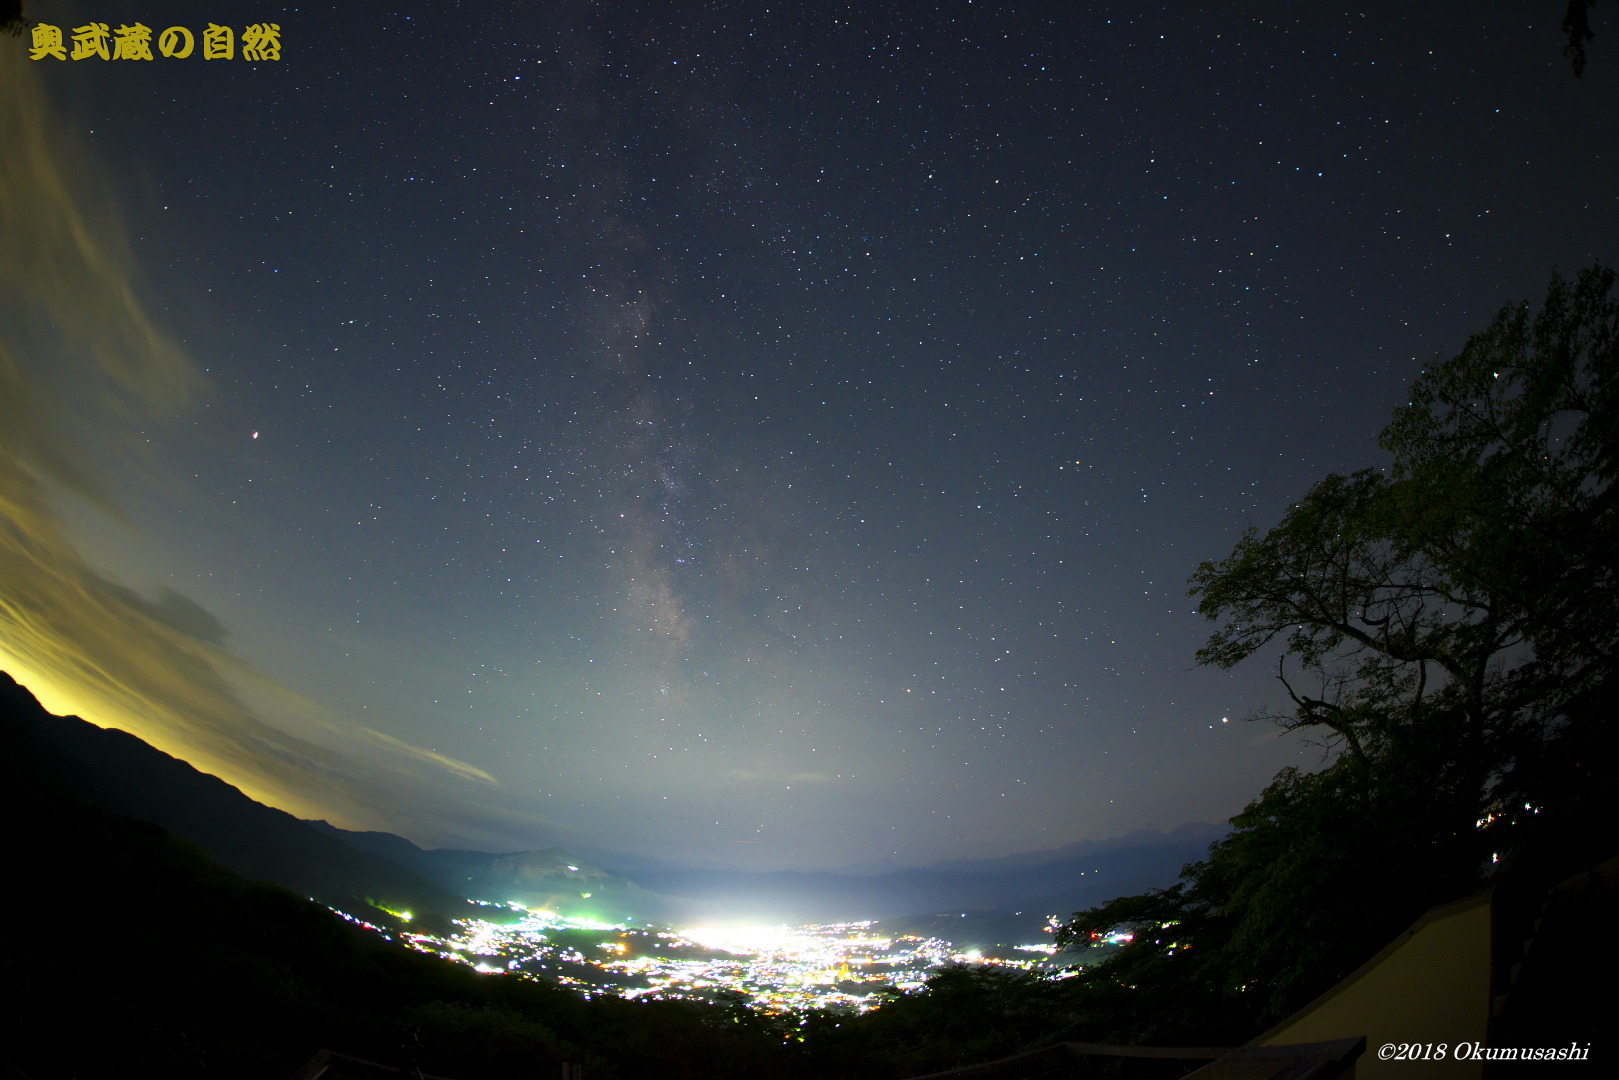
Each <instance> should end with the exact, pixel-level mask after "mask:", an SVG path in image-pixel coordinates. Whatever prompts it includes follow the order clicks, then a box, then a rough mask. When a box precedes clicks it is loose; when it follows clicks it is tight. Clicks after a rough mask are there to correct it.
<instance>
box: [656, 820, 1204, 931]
mask: <svg viewBox="0 0 1619 1080" xmlns="http://www.w3.org/2000/svg"><path fill="white" fill-rule="evenodd" d="M1220 834H1221V831H1220V830H1216V829H1215V828H1214V827H1213V826H1206V825H1200V824H1197V825H1191V826H1183V827H1182V828H1181V829H1177V830H1175V831H1173V832H1170V833H1162V832H1156V831H1150V832H1143V833H1135V834H1132V835H1130V836H1127V837H1122V838H1119V839H1117V840H1112V841H1102V842H1086V843H1084V844H1078V845H1072V846H1070V847H1068V848H1059V849H1057V850H1055V851H1051V852H1032V853H1028V854H1023V855H1013V856H1007V857H1005V858H1001V859H982V860H972V861H962V862H957V863H951V864H946V865H944V866H940V867H932V868H923V869H913V870H896V871H889V872H887V873H879V874H855V873H831V872H812V871H795V870H783V871H777V872H772V873H751V872H746V871H711V870H691V869H686V868H683V867H679V866H675V865H671V864H668V863H653V862H651V861H650V860H647V861H643V863H642V865H640V866H639V867H637V868H636V869H635V870H633V871H631V873H632V874H633V876H634V878H635V880H636V881H638V882H640V883H641V884H642V885H643V886H645V887H646V888H648V889H650V890H652V891H654V892H656V893H660V894H663V895H668V896H681V897H685V898H687V900H688V901H689V902H690V903H692V904H695V905H698V906H699V907H700V908H701V909H703V910H706V911H708V912H709V913H711V914H713V915H715V916H723V917H730V918H749V919H758V920H761V921H765V922H780V921H786V922H834V921H844V920H853V919H889V918H898V917H902V916H910V915H916V914H918V913H922V914H931V913H938V912H948V911H954V912H955V913H956V914H957V915H960V914H961V913H963V912H970V911H979V912H987V911H1000V912H1003V913H1006V914H1010V913H1012V912H1017V911H1024V912H1030V913H1032V916H1036V917H1043V916H1045V915H1063V916H1067V915H1069V914H1071V913H1072V912H1074V911H1077V910H1079V909H1081V908H1084V907H1088V906H1091V905H1093V904H1097V903H1101V902H1102V901H1104V900H1109V899H1112V898H1113V897H1115V896H1119V895H1123V894H1125V893H1132V892H1139V891H1141V890H1143V889H1148V888H1155V887H1162V886H1166V885H1169V884H1171V883H1172V882H1173V881H1174V880H1175V878H1176V876H1177V875H1178V874H1179V873H1180V869H1181V867H1182V866H1183V865H1185V864H1186V863H1189V862H1195V861H1197V860H1199V859H1201V858H1203V857H1204V856H1205V855H1207V854H1208V846H1209V842H1210V840H1211V839H1213V838H1214V837H1215V836H1218V835H1220ZM1076 852H1078V853H1076ZM1035 928H1036V929H1038V923H1037V924H1035Z"/></svg>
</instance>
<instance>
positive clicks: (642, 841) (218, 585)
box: [0, 0, 1619, 869]
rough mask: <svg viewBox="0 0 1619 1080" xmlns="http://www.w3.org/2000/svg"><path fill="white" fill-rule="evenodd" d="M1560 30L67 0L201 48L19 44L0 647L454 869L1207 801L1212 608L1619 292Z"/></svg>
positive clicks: (929, 830)
mask: <svg viewBox="0 0 1619 1080" xmlns="http://www.w3.org/2000/svg"><path fill="white" fill-rule="evenodd" d="M1563 6H1564V5H1563V4H1562V3H1561V0H1555V2H1554V0H1541V2H1537V3H1528V4H1525V3H1517V2H1500V3H1478V4H1466V5H1462V4H1455V5H1446V4H1439V5H1410V4H1405V3H1392V2H1390V3H1370V4H1366V5H1361V6H1359V7H1356V8H1353V9H1347V10H1345V9H1339V8H1329V7H1325V6H1319V5H1298V4H1283V3H1231V4H1219V5H1204V6H1202V7H1201V8H1199V7H1194V6H1192V5H1186V4H1179V3H1176V4H1086V3H1051V4H1019V3H988V2H982V0H975V2H965V0H959V2H946V3H938V4H917V3H910V2H895V3H858V4H837V3H824V2H821V3H778V2H770V3H742V2H735V3H700V4H699V3H691V4H687V3H680V4H665V3H652V4H644V3H580V2H576V0H561V2H556V3H545V4H495V3H491V4H477V5H421V6H416V7H414V8H403V9H402V8H395V7H390V6H387V5H379V4H375V3H369V2H354V3H345V4H340V5H324V6H319V7H310V8H305V7H292V6H282V5H275V4H253V5H245V6H244V5H241V4H228V5H221V4H218V3H204V2H198V3H168V2H164V0H153V2H151V3H145V4H128V3H123V2H121V0H120V2H114V0H108V2H105V3H102V2H99V0H98V2H74V3H65V2H63V3H53V2H51V0H38V2H36V3H33V4H30V6H29V15H30V16H31V17H32V18H34V19H36V20H38V21H41V22H46V23H52V24H57V25H61V26H62V27H63V29H64V33H65V35H66V36H67V37H68V39H69V42H70V44H71V30H72V28H74V27H76V26H79V25H82V24H84V23H87V22H91V21H105V22H107V23H109V24H110V25H111V26H113V27H116V26H118V25H120V24H131V23H135V22H140V23H143V24H146V25H149V26H150V27H152V29H153V31H154V39H155V36H156V33H157V31H159V30H160V29H161V28H163V27H166V26H169V25H183V26H187V27H189V28H191V29H193V30H194V32H195V33H196V34H197V36H198V39H199V44H198V50H199V51H198V53H197V54H194V55H193V56H191V57H189V58H185V59H179V58H164V57H162V56H158V57H157V58H156V59H155V60H153V61H150V62H143V61H130V60H111V61H103V60H100V59H99V58H94V59H85V60H80V61H74V60H71V59H70V60H66V61H56V60H54V59H48V58H47V59H44V60H39V61H32V60H29V59H28V55H29V39H28V38H26V37H25V38H23V39H0V82H3V84H4V86H3V90H4V93H3V94H0V99H3V104H0V110H3V118H0V138H3V141H0V145H3V146H4V147H5V153H4V154H3V155H0V157H3V158H4V161H3V163H0V206H3V208H0V230H3V232H0V239H3V244H0V246H3V247H5V248H8V249H9V252H8V254H7V256H6V258H5V260H4V263H3V264H0V335H3V336H0V349H3V350H4V351H3V353H0V381H3V382H4V384H5V385H4V386H3V387H0V390H4V393H3V394H0V451H3V458H4V460H3V462H0V517H3V518H4V523H5V525H6V528H5V530H4V535H3V537H0V666H4V667H5V668H6V669H7V670H10V671H12V672H13V673H14V674H16V675H17V676H18V677H19V679H21V680H22V681H24V682H25V683H26V684H28V685H30V686H31V687H32V688H33V689H35V690H36V692H38V693H40V695H41V697H42V699H43V700H44V701H45V703H46V704H47V705H48V706H51V707H53V708H56V709H58V710H59V711H74V712H78V713H80V714H82V715H84V716H86V717H87V718H90V719H93V720H95V721H96V722H98V723H102V724H109V725H114V726H119V727H125V728H128V729H129V730H132V731H135V732H136V733H137V734H140V735H141V736H142V737H144V738H147V739H148V741H151V742H153V743H154V744H156V745H158V746H160V747H162V748H164V749H166V750H169V751H170V752H173V753H176V754H178V755H180V756H183V757H185V758H187V759H188V760H191V761H193V762H194V763H196V764H198V766H199V767H202V768H204V769H206V770H207V771H210V772H216V773H218V774H219V775H221V776H224V777H225V778H227V779H229V780H231V781H232V782H233V783H236V784H238V785H239V786H241V787H242V788H243V789H244V790H245V791H247V792H249V793H250V794H253V795H255V797H259V798H262V799H265V800H266V801H269V802H272V803H273V804H275V805H278V806H282V807H284V808H286V809H289V810H291V811H293V812H295V813H299V814H301V815H303V816H308V817H324V818H328V819H330V820H332V821H334V822H335V823H338V824H342V825H346V826H349V827H356V828H381V829H388V830H391V831H395V832H399V833H401V834H403V835H406V836H409V837H410V838H412V839H413V840H416V841H418V842H419V843H422V844H424V845H441V844H456V845H472V846H481V847H485V848H492V849H493V848H499V849H505V850H510V849H515V848H526V847H539V846H548V845H552V844H560V845H562V846H564V847H568V848H570V850H577V851H581V852H585V853H593V854H595V855H597V856H598V857H600V858H602V859H604V860H607V861H609V862H610V861H611V858H612V857H613V855H614V854H615V853H617V854H620V855H623V856H626V857H629V856H635V857H657V858H662V859H667V860H670V861H675V862H679V863H682V864H685V865H691V866H713V867H736V868H754V869H776V868H785V867H795V868H801V869H808V868H826V869H874V868H880V867H907V866H919V865H928V864H933V863H937V862H939V861H941V860H949V859H962V858H976V857H987V856H996V855H1004V854H1008V853H1013V852H1026V851H1037V850H1043V849H1050V848H1055V847H1058V846H1060V845H1064V844H1069V843H1073V842H1077V841H1084V840H1101V839H1105V838H1108V837H1115V836H1120V835H1123V834H1127V833H1130V832H1132V831H1135V830H1139V829H1147V828H1161V829H1169V828H1173V827H1175V826H1177V825H1180V824H1183V823H1186V822H1194V821H1223V820H1224V819H1225V818H1227V817H1229V816H1230V815H1231V814H1233V813H1235V812H1236V811H1237V810H1239V809H1240V808H1241V807H1242V805H1243V804H1244V803H1245V802H1246V801H1248V800H1249V799H1251V798H1252V797H1254V796H1255V795H1256V794H1257V793H1258V791H1259V790H1260V789H1261V788H1262V787H1263V785H1264V784H1265V782H1266V781H1267V780H1268V779H1269V777H1270V776H1271V774H1272V773H1273V772H1274V771H1275V770H1276V769H1277V768H1279V767H1281V766H1283V765H1288V764H1293V765H1300V766H1305V767H1311V766H1314V765H1316V764H1319V763H1320V762H1321V761H1322V750H1321V749H1320V748H1319V747H1317V746H1313V745H1310V744H1308V743H1306V742H1304V741H1303V740H1302V739H1300V738H1298V737H1293V736H1290V737H1287V738H1280V737H1278V736H1277V735H1276V733H1275V732H1274V731H1272V730H1270V729H1268V728H1266V727H1264V726H1261V725H1254V724H1245V723H1243V718H1244V717H1245V716H1246V715H1247V714H1249V713H1250V712H1253V711H1255V710H1257V709H1259V708H1260V707H1262V706H1264V705H1266V704H1267V703H1270V704H1274V703H1275V702H1276V699H1277V698H1278V697H1279V696H1280V695H1279V693H1278V691H1277V688H1276V687H1275V684H1274V680H1273V678H1272V676H1273V674H1274V668H1273V667H1271V662H1270V661H1264V662H1261V661H1258V660H1256V661H1255V662H1253V663H1252V664H1251V665H1249V666H1245V667H1242V668H1238V669H1237V670H1235V671H1233V672H1229V673H1227V672H1220V671H1210V670H1205V669H1200V668H1198V667H1196V666H1195V663H1194V659H1193V654H1194V652H1195V651H1196V649H1197V648H1198V646H1199V645H1200V644H1201V643H1202V642H1203V640H1204V639H1205V638H1206V636H1207V634H1208V633H1209V632H1210V630H1211V629H1212V627H1211V626H1210V624H1208V623H1207V622H1206V621H1205V620H1203V619H1202V618H1201V617H1200V616H1199V615H1197V614H1196V613H1195V611H1194V604H1193V602H1192V601H1191V600H1190V599H1189V598H1188V597H1187V585H1186V579H1187V577H1188V576H1189V575H1190V574H1191V572H1192V571H1193V569H1194V568H1195V567H1196V566H1197V564H1198V563H1199V562H1200V561H1202V560H1205V559H1216V558H1220V557H1223V556H1224V555H1225V554H1227V553H1228V552H1229V551H1230V549H1231V547H1232V545H1233V544H1234V543H1235V541H1236V540H1237V538H1238V537H1239V536H1240V535H1241V532H1242V530H1243V529H1244V528H1246V527H1248V526H1250V525H1253V526H1258V527H1260V528H1265V527H1267V526H1269V525H1270V524H1272V523H1274V522H1275V521H1276V520H1277V519H1278V518H1279V517H1280V515H1281V513H1282V512H1283V511H1284V510H1285V509H1286V507H1287V506H1288V504H1289V503H1290V501H1291V500H1293V499H1296V498H1297V497H1298V496H1299V495H1301V494H1302V493H1303V492H1304V491H1305V490H1307V489H1308V487H1309V486H1310V484H1312V483H1313V482H1314V481H1315V480H1317V479H1319V478H1320V477H1322V476H1324V475H1326V474H1327V473H1329V472H1333V471H1347V470H1351V469H1354V468H1359V467H1362V466H1366V465H1375V464H1377V463H1379V462H1380V461H1382V460H1383V457H1382V455H1381V452H1380V451H1379V450H1378V449H1377V446H1376V435H1377V432H1378V430H1379V429H1380V428H1381V427H1382V425H1383V424H1384V423H1385V422H1386V420H1387V418H1388V416H1389V413H1390V410H1391V409H1392V408H1394V407H1395V406H1396V405H1397V404H1399V403H1400V402H1401V401H1402V400H1403V395H1404V391H1405V387H1406V386H1407V385H1408V383H1409V382H1410V380H1411V379H1412V378H1413V377H1414V376H1415V374H1416V373H1417V371H1418V370H1419V369H1420V367H1421V366H1422V364H1423V363H1424V362H1425V361H1427V360H1429V359H1431V358H1432V357H1434V356H1435V355H1438V354H1444V355H1449V354H1451V353H1454V352H1455V351H1456V350H1458V349H1459V348H1460V347H1461V345H1462V343H1463V342H1464V341H1465V340H1466V337H1467V335H1468V334H1469V333H1471V332H1474V331H1476V330H1480V329H1482V328H1483V327H1484V326H1485V325H1487V324H1488V322H1489V320H1490V318H1491V317H1492V316H1493V314H1494V312H1495V311H1496V310H1497V309H1498V308H1499V307H1500V306H1501V305H1503V304H1505V303H1509V302H1521V301H1523V300H1526V299H1538V297H1539V296H1540V295H1543V291H1544V289H1545V286H1546V282H1547V281H1548V280H1549V278H1550V276H1551V273H1552V271H1553V270H1554V268H1556V269H1561V270H1562V271H1563V272H1564V273H1565V274H1572V273H1574V272H1576V271H1578V270H1579V269H1580V268H1581V267H1583V266H1586V265H1589V264H1590V263H1591V262H1592V261H1594V260H1597V259H1604V260H1607V261H1610V262H1611V261H1613V260H1615V259H1619V243H1616V240H1619V154H1616V153H1615V151H1614V148H1615V147H1619V30H1616V29H1615V28H1614V27H1613V25H1612V19H1611V10H1609V11H1605V10H1604V9H1603V8H1601V7H1599V8H1598V9H1597V11H1596V13H1595V14H1596V15H1597V16H1598V18H1597V20H1596V22H1595V26H1594V28H1595V30H1596V34H1597V36H1596V39H1595V41H1594V42H1593V43H1592V52H1591V64H1590V67H1589V68H1588V69H1587V71H1586V73H1585V76H1584V78H1583V79H1576V78H1575V77H1574V76H1573V74H1572V73H1571V71H1570V68H1569V64H1568V62H1567V60H1566V59H1565V58H1564V57H1563V55H1562V46H1563V40H1562V36H1561V34H1560V33H1559V29H1558V23H1559V21H1560V19H1561V16H1562V9H1563ZM1611 7H1612V6H1611V5H1608V8H1610V9H1611ZM217 20H229V21H230V25H231V26H232V27H233V28H234V30H235V32H236V34H237V36H238V37H240V35H241V33H242V29H243V27H244V26H246V25H247V24H249V23H253V22H275V23H277V24H278V25H279V27H280V30H281V48H282V56H281V59H279V60H276V61H259V62H250V61H246V60H243V59H241V58H240V56H239V55H238V56H237V57H236V58H235V59H232V60H230V61H225V60H204V59H202V57H201V55H200V50H201V35H202V30H203V28H204V27H205V26H206V25H207V24H208V23H210V22H214V21H217ZM237 48H238V51H239V50H240V42H239V41H238V44H237Z"/></svg>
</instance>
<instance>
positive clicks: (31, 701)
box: [0, 672, 468, 924]
mask: <svg viewBox="0 0 1619 1080" xmlns="http://www.w3.org/2000/svg"><path fill="white" fill-rule="evenodd" d="M0 713H3V715H4V723H5V724H6V726H7V728H8V729H9V733H10V735H11V736H12V737H13V738H26V740H27V741H28V743H29V745H31V746H33V747H34V748H35V751H36V752H37V754H38V755H39V758H40V767H42V768H44V769H46V770H48V771H49V772H50V773H51V775H52V776H53V777H54V779H55V782H56V783H58V784H59V785H60V786H61V787H62V788H63V789H64V790H68V791H71V792H74V793H75V794H77V795H79V796H80V797H83V798H86V799H88V800H90V801H92V802H94V803H97V804H98V805H100V806H103V807H105V808H107V809H109V810H112V811H113V812H115V813H118V814H122V815H125V816H127V817H131V818H136V819H138V820H141V821H149V822H152V823H154V824H156V825H159V826H161V827H162V828H164V829H166V830H167V831H169V832H171V833H174V834H175V835H176V836H180V837H183V838H185V839H187V840H190V841H191V842H192V843H195V844H197V845H198V846H199V847H201V848H202V849H203V850H205V851H206V852H207V853H208V854H209V855H210V856H212V858H213V859H214V860H215V861H217V862H219V863H221V864H223V865H224V866H226V867H228V868H230V869H231V870H233V871H235V872H236V873H237V874H240V875H241V876H242V877H244V878H247V879H249V880H263V881H273V882H275V883H277V884H279V885H282V886H285V887H286V888H288V889H291V890H292V891H294V892H296V893H299V894H300V895H303V896H307V897H312V898H314V899H317V900H319V901H321V902H322V903H326V904H330V905H332V906H333V907H337V908H341V909H343V910H345V911H349V912H350V913H353V914H369V915H371V916H373V917H374V918H381V919H386V916H385V915H384V914H383V913H384V912H385V911H387V910H389V909H391V910H393V911H396V912H398V911H408V912H410V913H411V914H412V915H414V916H415V917H416V918H417V919H419V920H425V921H427V922H429V923H433V924H439V923H443V922H446V921H447V920H448V919H450V918H452V917H459V916H461V915H463V914H465V913H466V911H467V907H468V905H467V902H466V900H465V899H464V898H463V897H460V896H457V895H455V894H454V893H453V892H451V891H450V890H448V889H445V888H444V887H442V886H440V885H438V884H435V883H434V882H433V881H431V880H429V879H428V878H425V877H423V876H421V875H419V874H416V873H413V872H411V871H410V870H408V869H406V868H404V867H402V866H400V865H399V864H397V863H395V862H391V861H389V860H387V859H383V858H379V857H377V856H375V855H370V854H366V853H365V852H362V851H357V850H355V849H354V848H353V847H351V846H349V845H347V844H344V843H342V842H340V841H338V840H336V839H334V838H333V837H330V836H325V835H322V834H321V833H320V832H318V831H317V830H315V829H311V828H310V827H309V826H308V825H306V824H305V823H304V822H302V821H300V820H298V819H297V818H295V817H293V816H292V815H291V814H287V813H284V812H282V811H280V810H275V809H272V808H270V807H268V806H264V805H262V804H261V803H257V802H254V801H253V800H252V799H250V798H248V797H247V796H246V795H244V794H242V792H240V791H239V790H237V789H236V788H234V787H232V786H230V785H229V784H227V783H225V782H224V781H223V780H220V779H219V778H218V777H215V776H209V775H208V774H206V773H202V772H199V771H197V770H196V769H195V768H193V767H192V766H190V765H188V764H186V763H185V762H183V761H180V760H178V759H177V758H173V757H170V756H169V755H168V754H165V753H163V752H162V751H161V750H157V749H154V748H153V747H151V746H149V745H147V744H146V743H144V742H142V741H141V740H140V739H138V738H136V737H135V736H134V735H131V734H129V733H128V732H124V731H116V730H113V729H110V728H99V727H96V726H95V725H94V724H91V723H88V722H87V721H84V720H81V719H79V718H78V717H76V716H54V715H52V714H51V713H48V712H46V711H45V709H44V708H43V707H42V706H41V705H40V704H39V702H38V701H37V700H35V698H34V696H33V695H32V694H31V693H29V692H28V691H27V690H26V689H25V688H24V687H22V686H20V685H18V684H17V682H16V681H15V680H14V679H12V678H11V676H9V675H7V674H5V673H4V672H0Z"/></svg>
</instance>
